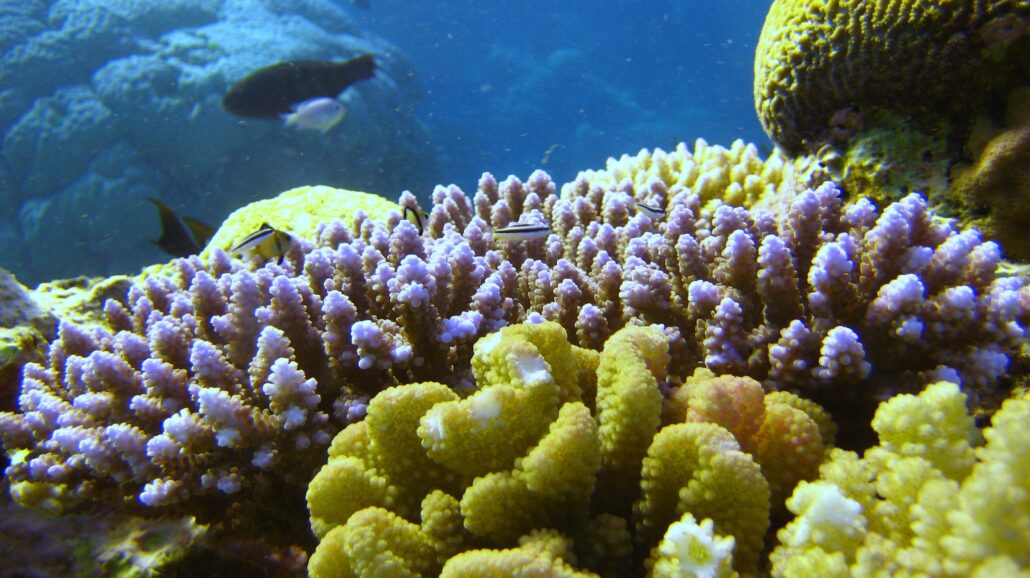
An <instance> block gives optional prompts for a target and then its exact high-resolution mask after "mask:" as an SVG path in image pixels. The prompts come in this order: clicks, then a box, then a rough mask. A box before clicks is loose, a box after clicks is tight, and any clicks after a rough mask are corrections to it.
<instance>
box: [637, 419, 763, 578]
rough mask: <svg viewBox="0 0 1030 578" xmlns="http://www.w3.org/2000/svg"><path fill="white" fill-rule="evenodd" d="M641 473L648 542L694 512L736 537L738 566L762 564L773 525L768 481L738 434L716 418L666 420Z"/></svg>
mask: <svg viewBox="0 0 1030 578" xmlns="http://www.w3.org/2000/svg"><path fill="white" fill-rule="evenodd" d="M642 475H643V480H642V481H641V489H642V494H641V498H640V500H639V501H638V502H637V504H636V507H635V511H636V514H637V520H638V522H637V525H638V528H639V532H638V533H639V535H640V536H642V537H643V538H644V539H645V540H646V541H647V542H649V543H651V544H653V543H654V542H655V541H656V538H657V537H658V536H660V535H661V534H662V532H664V530H665V529H666V528H668V527H669V526H670V524H672V523H673V522H675V521H676V520H677V519H678V518H679V517H680V516H682V515H683V514H684V513H687V512H690V513H692V514H694V515H696V516H698V517H705V518H711V519H712V520H713V521H714V522H715V528H716V530H717V531H718V532H719V533H720V534H724V535H732V536H733V537H734V538H735V539H736V543H737V548H736V551H735V552H734V560H733V565H734V568H736V569H737V570H740V571H750V572H753V571H755V570H757V568H758V556H759V554H760V552H761V550H762V541H763V537H764V536H765V531H766V529H767V528H768V527H769V486H768V484H767V482H766V481H765V478H763V477H762V471H761V469H760V468H759V467H758V464H756V463H755V462H754V461H753V460H752V459H751V456H749V455H747V454H745V453H743V452H742V451H740V446H739V445H738V444H737V442H736V440H734V439H733V434H731V433H730V432H729V431H727V430H726V429H724V428H722V427H720V426H718V425H716V424H713V423H686V424H676V425H671V426H667V427H665V428H663V429H662V431H660V432H658V435H656V436H655V437H654V442H653V443H652V444H651V447H650V449H649V450H648V454H647V458H646V459H645V460H644V465H643V474H642Z"/></svg>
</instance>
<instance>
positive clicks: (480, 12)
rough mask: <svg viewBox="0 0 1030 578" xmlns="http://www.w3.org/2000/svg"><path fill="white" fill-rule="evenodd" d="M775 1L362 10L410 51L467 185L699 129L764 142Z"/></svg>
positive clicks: (472, 0)
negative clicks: (769, 27)
mask: <svg viewBox="0 0 1030 578" xmlns="http://www.w3.org/2000/svg"><path fill="white" fill-rule="evenodd" d="M769 4H770V2H769V1H767V0H725V1H720V2H701V1H697V0H688V1H676V0H658V1H653V0H652V1H643V0H621V1H602V2H585V1H562V2H554V1H549V0H523V1H511V0H508V1H500V2H479V1H476V0H462V1H450V2H406V1H403V0H383V1H380V2H375V1H374V0H373V3H372V5H371V7H370V9H368V10H363V11H362V10H358V11H356V18H357V21H358V22H359V23H361V24H362V25H363V27H364V28H366V29H368V30H371V31H374V32H375V33H376V34H379V35H381V36H383V37H385V38H388V39H390V40H391V41H392V42H395V43H396V44H397V45H398V46H399V47H400V48H401V49H402V50H404V51H405V52H406V54H407V55H408V58H409V59H410V60H411V62H412V64H413V66H414V67H415V70H416V73H417V74H418V80H419V82H420V84H421V85H422V88H423V89H424V92H425V96H424V98H423V101H422V103H421V104H420V105H419V107H418V110H419V113H420V114H419V118H420V119H422V120H423V121H424V122H425V123H426V124H427V126H428V127H429V130H430V134H431V135H432V137H433V142H434V145H435V146H436V147H437V150H438V159H439V162H440V168H441V173H442V178H443V180H444V182H446V183H452V182H453V183H457V184H459V185H460V186H461V187H462V188H463V189H464V190H465V191H466V192H467V191H469V190H470V189H472V190H474V189H475V183H476V180H477V179H478V178H479V174H480V173H481V172H482V171H484V170H488V171H490V172H492V173H493V174H494V175H495V176H496V177H497V178H498V180H500V179H502V178H504V177H505V176H507V175H509V174H514V175H517V176H519V177H520V178H525V177H526V176H528V175H529V173H530V172H532V171H533V170H534V169H537V168H542V169H544V170H546V171H547V172H548V173H549V174H550V175H551V176H552V177H553V178H554V179H555V181H557V182H565V181H568V180H571V179H572V178H573V177H574V176H575V174H576V172H577V171H578V170H582V169H583V168H586V167H590V168H603V166H604V161H605V159H606V158H607V157H609V156H616V157H618V156H620V155H621V154H624V153H628V154H634V153H636V152H637V151H638V150H640V149H641V148H654V147H661V148H664V149H666V150H669V149H670V148H673V147H674V146H675V144H676V143H679V142H687V143H688V144H691V143H693V141H694V140H695V139H697V138H699V137H702V136H703V137H704V138H705V139H706V140H708V141H709V142H712V143H717V144H723V145H727V146H728V145H729V144H730V143H731V142H732V141H733V140H735V139H737V138H742V139H744V140H745V141H748V142H754V143H766V142H768V140H767V138H766V137H765V135H764V133H763V132H762V129H761V126H760V125H759V123H758V120H757V118H756V116H755V113H754V105H753V104H752V103H753V98H752V79H753V73H752V66H753V64H752V63H753V61H754V50H755V43H756V42H757V39H758V33H759V31H761V28H762V22H763V20H764V18H765V14H766V12H767V11H768V9H769Z"/></svg>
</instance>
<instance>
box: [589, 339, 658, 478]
mask: <svg viewBox="0 0 1030 578" xmlns="http://www.w3.org/2000/svg"><path fill="white" fill-rule="evenodd" d="M668 364H669V343H668V338H667V337H666V336H665V334H664V333H663V332H662V331H661V330H660V329H658V328H656V327H626V328H623V329H622V330H620V331H618V332H616V333H615V335H612V336H611V337H610V338H609V339H608V341H607V342H605V344H604V350H603V351H602V352H601V360H600V363H599V364H598V367H597V419H598V422H599V423H600V427H599V432H600V435H601V452H602V455H603V457H604V461H603V470H602V471H603V473H602V475H603V476H604V479H605V481H606V482H607V484H608V485H610V490H611V491H613V492H614V493H616V494H625V493H627V492H629V491H631V488H634V487H636V486H637V485H638V483H639V480H640V463H641V461H643V459H644V455H645V454H647V447H648V446H649V445H650V444H651V439H652V438H653V437H654V434H655V433H656V432H657V431H658V427H659V426H660V425H661V415H662V393H661V391H659V389H658V381H659V380H664V379H665V377H666V376H665V368H666V366H668Z"/></svg>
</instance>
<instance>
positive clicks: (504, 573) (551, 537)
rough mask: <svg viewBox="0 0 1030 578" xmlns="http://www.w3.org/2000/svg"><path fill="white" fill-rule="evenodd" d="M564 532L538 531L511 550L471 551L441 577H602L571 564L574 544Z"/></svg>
mask: <svg viewBox="0 0 1030 578" xmlns="http://www.w3.org/2000/svg"><path fill="white" fill-rule="evenodd" d="M571 546H572V545H571V543H570V542H569V540H568V538H566V537H564V536H562V535H561V534H560V533H558V532H555V531H553V530H551V531H537V532H533V533H532V534H530V535H529V536H526V537H523V538H522V539H521V540H519V547H517V548H511V549H507V550H470V551H468V552H464V553H462V554H459V555H457V556H455V557H454V558H451V559H450V560H448V562H447V564H446V565H444V567H443V571H442V572H441V573H440V578H598V576H597V575H596V574H593V573H591V572H582V571H578V570H576V569H575V568H573V567H572V566H570V565H569V562H573V560H569V558H570V557H571V556H572V553H571V552H572V547H571Z"/></svg>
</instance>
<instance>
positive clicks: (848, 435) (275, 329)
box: [0, 144, 1030, 520]
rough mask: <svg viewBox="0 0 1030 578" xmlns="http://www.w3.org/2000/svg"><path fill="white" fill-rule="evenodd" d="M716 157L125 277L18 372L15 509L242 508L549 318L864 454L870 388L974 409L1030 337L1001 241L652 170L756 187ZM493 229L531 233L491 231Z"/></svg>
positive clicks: (7, 418)
mask: <svg viewBox="0 0 1030 578" xmlns="http://www.w3.org/2000/svg"><path fill="white" fill-rule="evenodd" d="M736 150H738V151H743V152H742V153H741V156H740V157H738V158H749V155H753V153H752V152H748V150H749V147H743V146H741V147H737V149H736ZM722 151H723V152H719V151H710V150H708V148H707V147H706V145H703V144H699V145H698V153H699V154H703V155H712V157H713V158H721V159H724V160H723V161H722V162H723V163H724V164H719V163H718V162H716V163H714V164H713V166H714V167H716V168H709V170H707V171H706V172H703V173H702V172H700V170H699V169H698V168H697V166H696V163H694V162H693V155H691V154H690V153H689V152H687V151H685V150H678V151H677V152H676V153H675V154H673V155H670V154H666V153H664V152H662V151H655V152H653V153H646V154H645V153H641V155H638V156H637V157H636V159H632V158H629V159H624V160H623V161H619V162H618V163H616V164H614V165H612V166H611V167H610V170H609V171H598V172H591V173H584V174H581V175H580V176H579V177H578V178H577V179H576V180H575V181H573V182H572V183H569V184H567V185H565V186H564V187H562V190H561V194H560V195H559V194H558V190H557V189H558V187H557V185H556V184H555V183H554V182H552V181H551V180H550V178H549V177H548V176H547V175H546V174H545V173H543V172H536V173H534V174H533V175H531V177H530V178H529V179H528V181H527V182H526V183H522V182H521V181H519V180H518V179H516V178H514V177H511V178H509V179H507V180H505V181H503V182H501V183H498V182H496V181H495V180H494V179H493V177H491V176H489V175H484V177H483V178H482V180H481V182H480V186H479V190H478V191H477V192H476V194H475V195H474V196H473V197H472V198H471V199H469V198H468V197H466V196H465V195H464V193H462V191H460V190H459V189H457V188H456V187H449V188H447V187H438V188H437V189H436V190H435V191H434V193H433V202H434V203H433V207H432V210H431V212H430V216H429V218H428V220H427V221H426V223H425V234H424V235H421V236H420V235H419V234H418V230H417V229H416V227H415V226H414V225H413V224H412V223H410V222H408V221H407V220H403V219H401V217H400V215H399V214H397V213H396V212H393V213H390V215H389V217H388V218H386V219H385V220H382V221H378V220H373V219H371V218H369V217H368V216H367V215H366V214H364V213H363V212H359V213H358V214H357V217H356V218H355V220H354V222H353V223H352V224H351V225H350V226H346V225H344V224H343V223H341V222H334V223H330V224H327V225H322V226H319V227H318V228H317V230H316V235H315V236H314V238H311V239H305V238H302V237H299V236H298V237H297V239H296V242H295V243H293V244H292V245H291V248H290V249H289V251H288V252H287V253H286V255H285V256H284V260H283V261H282V263H281V264H279V263H275V262H269V263H263V264H262V263H256V262H255V263H243V262H240V261H238V260H233V259H230V258H229V257H228V256H227V255H226V254H225V253H224V252H223V251H221V250H219V249H217V248H215V249H212V250H211V252H210V257H209V258H208V260H207V262H206V263H205V262H202V261H201V260H199V259H198V258H196V257H194V258H190V259H181V260H177V261H175V262H173V265H172V266H171V267H170V268H168V270H165V271H164V273H162V274H157V273H154V274H150V275H145V276H144V277H143V278H140V279H137V280H133V281H131V282H130V281H128V280H126V282H125V285H127V286H128V289H127V291H126V292H125V293H123V294H121V295H120V296H119V295H115V296H114V297H115V298H113V299H108V300H107V301H106V302H105V303H104V305H103V323H102V324H101V325H93V324H85V325H80V324H77V323H75V322H73V321H71V320H68V319H64V320H62V322H61V325H60V330H59V332H58V337H57V339H56V340H55V341H54V342H53V343H52V344H51V346H50V348H49V352H48V356H47V359H46V361H45V362H44V363H30V364H28V365H26V367H25V371H24V378H23V381H22V387H21V395H20V397H19V412H18V413H6V414H0V436H2V438H0V439H3V442H4V445H5V448H6V449H7V451H8V453H9V454H10V455H11V456H12V460H13V461H12V464H11V466H10V467H9V468H8V471H7V473H8V476H10V478H11V479H12V482H13V488H14V492H15V495H16V497H17V498H18V500H19V501H20V502H22V503H25V504H32V505H35V506H37V507H42V508H51V509H55V510H66V509H69V508H75V507H76V506H77V505H79V504H85V503H94V502H97V501H101V502H107V503H113V504H119V505H120V506H122V507H128V508H130V509H136V510H140V509H142V510H148V509H151V508H155V509H156V510H157V511H160V510H162V509H168V510H170V511H175V512H180V513H190V514H194V515H197V516H198V517H199V518H200V519H202V520H207V519H210V518H211V516H217V515H220V513H221V512H223V508H234V512H235V509H238V510H246V508H245V507H244V506H242V505H241V504H246V503H249V500H248V499H246V498H253V499H254V501H256V502H258V503H267V502H262V500H261V499H260V497H261V496H262V495H266V494H267V493H268V492H278V491H282V488H281V487H280V486H285V487H287V488H289V487H303V482H304V480H306V477H307V476H308V475H310V472H311V471H313V469H314V468H315V467H317V462H318V458H319V456H320V455H321V451H322V450H321V448H322V447H324V445H325V444H327V443H328V442H329V440H330V439H331V438H332V436H333V434H335V433H336V431H338V429H339V428H341V427H343V426H345V425H346V424H348V423H350V422H352V421H354V420H357V419H361V418H362V417H363V415H364V411H365V404H366V402H367V399H368V398H369V397H371V396H372V395H374V394H375V393H377V392H378V391H380V390H382V389H384V388H386V387H389V386H392V385H397V384H403V383H412V382H418V381H436V382H440V383H442V384H444V385H446V386H448V387H450V388H456V389H459V390H460V389H461V388H464V387H467V386H469V385H471V384H472V383H473V378H472V373H471V369H470V367H469V365H468V364H469V360H470V359H471V358H472V346H473V344H474V343H475V342H476V341H477V340H478V339H479V338H480V337H483V336H485V335H487V334H489V333H492V332H494V331H496V330H498V329H500V328H501V327H504V326H506V325H511V324H514V323H519V322H521V321H524V320H541V319H547V320H554V321H556V322H558V323H559V324H561V326H562V327H563V328H564V329H565V331H566V333H567V334H568V336H569V340H570V341H571V342H572V343H574V344H575V345H577V346H578V347H581V348H584V349H594V350H597V349H600V348H601V346H602V345H603V344H604V343H605V341H606V340H607V339H608V338H609V337H610V336H611V335H612V334H613V333H614V332H615V331H617V330H618V329H620V328H622V327H624V326H626V325H632V324H639V323H659V324H662V325H663V326H664V327H665V328H666V329H665V330H666V332H667V333H668V335H669V344H670V345H669V359H670V361H669V366H668V373H669V374H670V375H673V376H678V378H682V377H686V376H687V375H689V374H690V373H691V372H692V371H693V368H695V367H696V366H698V365H701V364H704V365H706V366H707V367H708V368H709V369H710V370H711V371H713V372H714V373H716V374H720V375H721V374H735V375H747V376H750V377H752V378H754V379H756V380H758V381H760V382H762V383H763V385H765V386H766V387H768V388H772V389H782V390H791V391H796V392H801V393H804V394H806V395H808V396H810V397H812V398H813V399H815V400H816V401H818V402H819V403H822V404H823V405H824V406H826V407H827V409H829V410H830V412H831V413H832V414H833V415H834V416H835V418H836V419H837V420H838V421H839V423H840V426H841V428H842V434H841V436H840V439H839V442H838V443H840V444H842V445H844V446H845V447H862V445H863V444H864V443H866V442H865V441H864V440H863V438H862V434H863V431H864V430H865V429H867V428H868V422H869V417H870V416H871V415H872V411H873V409H875V404H876V402H877V401H878V400H879V399H882V398H885V397H888V396H889V395H891V394H892V393H896V392H900V391H918V389H919V387H920V386H921V384H923V383H926V382H928V381H932V380H935V379H938V378H940V377H948V378H950V379H956V380H958V379H961V380H962V382H963V385H964V387H965V388H966V390H967V391H968V392H969V393H970V395H971V396H973V397H974V400H975V403H978V404H980V403H982V401H983V400H990V399H992V398H997V397H1004V388H1002V389H1001V390H999V389H998V387H997V384H998V382H999V379H1001V378H1003V376H1004V374H1005V371H1006V368H1007V367H1008V365H1009V363H1010V362H1011V356H1013V355H1016V354H1017V352H1018V348H1019V346H1020V345H1021V344H1023V343H1024V341H1025V339H1026V323H1027V317H1028V310H1030V304H1028V301H1030V289H1028V288H1027V286H1026V282H1025V280H1023V279H1021V278H1017V277H996V275H995V270H996V268H997V265H998V262H999V250H998V247H997V245H996V244H994V243H991V242H983V241H982V240H981V239H980V237H979V235H978V233H976V232H975V231H966V232H962V233H958V232H957V231H955V230H954V229H952V228H950V227H949V226H947V225H942V224H936V223H934V222H933V221H932V219H931V218H930V215H929V213H928V212H927V210H926V207H925V203H924V202H923V201H922V200H921V199H920V198H918V197H916V196H914V195H913V196H910V197H906V198H905V199H904V200H903V201H901V202H899V203H896V204H894V205H891V206H890V207H887V208H886V209H884V210H883V211H882V212H878V211H877V210H876V209H875V208H874V207H873V206H872V205H871V204H869V203H868V202H864V201H858V202H856V203H854V204H852V205H849V206H843V205H842V203H841V200H840V198H839V191H838V190H837V189H836V188H835V187H834V186H833V185H832V184H829V183H826V184H823V185H821V186H820V187H818V188H817V189H814V190H806V191H804V192H802V193H800V194H797V195H796V196H795V197H794V198H793V200H792V201H791V202H790V203H789V205H788V206H787V207H786V208H783V209H782V212H781V213H779V214H777V213H770V212H767V211H764V210H758V209H756V210H755V211H753V212H752V211H748V210H746V209H743V208H740V207H734V206H731V205H727V204H719V203H718V202H716V201H714V200H712V201H709V202H708V203H707V204H708V206H709V208H707V209H703V208H702V200H701V198H699V196H698V195H697V194H694V193H692V191H691V189H690V188H688V187H687V186H685V185H684V184H682V183H681V182H672V183H667V182H666V179H669V180H673V179H683V178H686V177H684V176H683V175H686V174H690V175H693V177H692V178H694V179H695V180H694V181H693V186H694V187H695V188H698V189H699V190H700V189H704V188H705V187H704V186H703V185H702V184H701V183H703V182H710V179H709V178H706V177H705V176H704V175H707V174H712V172H715V173H717V174H724V176H725V174H728V175H729V176H728V177H726V183H725V185H724V186H725V191H724V192H726V191H734V190H737V189H738V188H739V180H744V181H749V180H750V181H751V182H754V179H751V178H750V177H749V176H748V171H747V170H736V169H734V170H728V169H726V168H725V167H726V166H727V165H726V164H725V163H726V162H736V161H733V159H734V155H731V154H729V153H728V152H725V149H722ZM627 166H629V167H631V168H630V169H628V170H627V169H626V167H627ZM731 166H740V165H731ZM759 166H760V165H752V169H751V170H752V171H757V170H758V167H759ZM785 166H786V165H779V168H780V169H782V170H786V169H784V167H785ZM632 167H635V168H632ZM768 168H769V166H768V165H766V166H765V168H763V169H761V170H762V171H766V170H768ZM648 174H650V176H646V177H645V176H644V175H648ZM750 174H754V172H752V173H750ZM770 174H771V175H773V177H774V176H776V175H777V174H779V173H776V172H771V173H770ZM773 177H770V178H769V180H770V181H772V179H773ZM632 178H640V179H643V178H646V179H647V180H644V181H643V182H640V183H635V182H634V181H633V180H632ZM774 182H776V183H782V182H783V180H782V179H780V180H777V181H774ZM749 186H750V187H756V188H763V186H762V185H761V182H759V183H758V184H753V185H749ZM769 186H773V187H774V186H775V185H773V184H770V185H769ZM713 190H715V191H718V190H719V188H718V187H715V188H713ZM637 203H647V204H648V205H651V206H655V207H660V208H661V209H662V210H664V211H665V212H666V215H665V217H663V218H657V217H656V218H652V216H649V214H648V213H646V212H643V211H639V210H637V209H636V204H637ZM400 204H401V205H403V206H415V205H416V200H415V199H414V197H413V196H411V195H410V194H405V195H402V198H401V199H400ZM376 207H377V208H375V210H382V208H383V207H382V205H378V204H377V205H376ZM305 218H306V217H305ZM514 222H522V223H546V224H548V225H549V226H550V228H551V231H552V234H551V235H550V236H549V238H547V239H538V240H532V241H529V242H515V243H508V242H502V241H499V240H497V239H494V238H493V236H492V234H491V231H492V230H493V229H495V228H499V227H504V226H507V225H509V224H511V223H514ZM251 267H256V268H255V269H253V270H252V269H251ZM125 285H120V284H118V283H116V284H115V285H114V286H115V287H117V286H125ZM1003 385H1004V384H1003ZM569 395H571V394H569ZM652 403H654V402H652ZM984 405H985V406H988V404H986V403H984ZM794 409H801V410H804V408H801V407H795V408H794ZM602 411H603V410H602ZM777 412H778V413H777ZM790 412H791V409H790V408H789V407H782V408H778V409H776V410H775V412H772V413H776V414H777V415H779V414H780V413H782V414H784V415H783V419H784V420H785V421H784V422H782V423H780V424H779V425H777V426H774V427H782V428H785V429H788V430H789V429H791V428H792V427H795V426H793V425H790V419H789V417H788V416H787V415H786V414H789V413H790ZM756 423H757V422H756ZM763 423H764V422H763ZM635 427H643V426H642V425H638V426H635ZM770 427H773V426H770ZM810 433H811V432H810ZM602 434H603V432H602ZM806 435H809V434H806ZM744 443H751V442H744ZM756 443H757V445H758V446H759V447H760V446H761V443H760V441H759V442H756ZM645 450H646V446H640V445H639V444H638V445H636V446H634V447H633V448H630V449H627V450H626V451H629V452H630V454H629V455H631V456H635V457H633V459H636V457H639V456H641V455H642V453H643V452H644V451H645ZM613 451H614V450H613ZM620 451H621V450H620ZM760 454H761V452H760V451H758V450H757V449H756V455H760ZM799 459H800V458H799ZM634 475H635V474H634ZM630 479H632V476H631V478H630ZM285 494H287V495H288V494H289V492H285ZM257 511H259V510H254V512H257ZM241 516H242V518H243V519H246V518H247V516H246V515H243V514H241Z"/></svg>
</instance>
